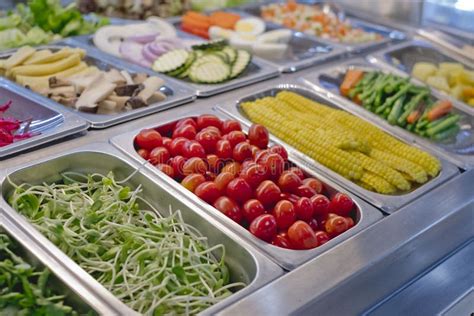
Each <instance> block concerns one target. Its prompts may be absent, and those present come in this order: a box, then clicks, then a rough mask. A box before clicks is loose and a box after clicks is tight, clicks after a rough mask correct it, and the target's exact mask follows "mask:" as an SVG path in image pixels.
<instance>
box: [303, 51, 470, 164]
mask: <svg viewBox="0 0 474 316" xmlns="http://www.w3.org/2000/svg"><path fill="white" fill-rule="evenodd" d="M354 67H356V68H359V69H364V70H378V71H383V72H386V73H390V72H393V71H392V70H391V69H389V68H386V67H384V66H381V65H374V64H371V63H369V62H367V61H365V60H364V59H360V58H356V59H352V60H349V61H347V62H344V63H342V64H339V65H332V66H329V67H326V68H324V69H321V70H318V71H316V72H315V73H314V74H311V75H308V76H305V77H303V78H301V81H302V82H304V83H305V84H306V85H308V86H310V87H311V88H312V89H313V90H315V91H316V92H317V93H318V94H319V95H321V96H322V97H323V98H325V99H328V100H334V101H336V102H337V103H338V104H340V105H341V106H342V107H343V108H344V109H346V110H348V111H350V112H352V113H354V114H356V115H358V116H360V117H362V118H364V119H366V120H370V121H371V122H374V123H375V124H377V125H378V126H379V127H381V128H382V129H384V130H387V131H388V132H390V133H393V134H395V135H397V136H399V137H401V138H404V139H405V140H407V141H410V142H412V141H414V142H416V143H418V144H420V145H422V146H423V147H426V148H427V149H429V150H431V151H434V152H436V153H437V154H438V155H440V156H442V157H443V158H445V159H446V160H449V161H451V162H453V163H454V164H456V165H457V166H458V167H461V168H464V169H468V168H472V167H474V116H473V115H470V114H469V113H466V112H464V110H463V108H462V107H460V106H459V103H458V102H455V101H453V104H454V108H453V112H454V113H456V114H460V115H462V119H461V121H460V125H461V131H460V132H459V133H458V135H457V137H456V141H455V142H452V141H451V142H448V141H444V142H434V141H431V140H429V139H425V138H423V137H421V136H418V135H416V134H414V133H411V132H409V131H407V130H405V129H403V128H401V127H399V126H393V125H390V124H389V123H388V122H387V121H386V120H384V119H383V118H381V117H379V116H378V115H376V114H375V113H372V112H370V111H367V110H366V109H364V108H363V107H361V106H359V105H357V104H355V103H354V102H352V101H351V100H349V99H346V98H344V97H342V96H341V95H340V93H339V84H340V83H341V82H342V80H343V75H344V73H345V72H346V70H347V69H350V68H354ZM400 75H402V74H400ZM403 76H405V77H406V76H407V75H406V74H403ZM413 82H414V83H417V82H415V81H413ZM432 95H433V97H434V98H435V99H442V98H444V97H443V96H442V95H440V94H439V93H437V92H436V91H433V92H432Z"/></svg>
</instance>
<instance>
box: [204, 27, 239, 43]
mask: <svg viewBox="0 0 474 316" xmlns="http://www.w3.org/2000/svg"><path fill="white" fill-rule="evenodd" d="M234 34H235V32H234V31H231V30H228V29H225V28H223V27H220V26H215V25H214V26H211V27H210V28H209V38H210V39H211V40H217V39H225V40H229V39H230V38H231V37H232V36H233V35H234Z"/></svg>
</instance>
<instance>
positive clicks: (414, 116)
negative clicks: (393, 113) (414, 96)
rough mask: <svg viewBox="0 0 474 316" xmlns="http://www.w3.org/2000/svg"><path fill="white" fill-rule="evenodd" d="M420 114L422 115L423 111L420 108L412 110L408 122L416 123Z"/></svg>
mask: <svg viewBox="0 0 474 316" xmlns="http://www.w3.org/2000/svg"><path fill="white" fill-rule="evenodd" d="M420 116H421V113H420V111H418V110H415V111H413V112H411V113H410V114H409V115H408V117H407V123H408V124H414V123H415V122H416V121H417V120H418V119H419V118H420Z"/></svg>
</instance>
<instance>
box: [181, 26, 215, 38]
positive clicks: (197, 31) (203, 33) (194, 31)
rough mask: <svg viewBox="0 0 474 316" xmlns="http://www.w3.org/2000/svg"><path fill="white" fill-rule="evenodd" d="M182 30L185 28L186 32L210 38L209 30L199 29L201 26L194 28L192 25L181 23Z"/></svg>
mask: <svg viewBox="0 0 474 316" xmlns="http://www.w3.org/2000/svg"><path fill="white" fill-rule="evenodd" d="M181 30H183V31H184V32H186V33H191V34H194V35H197V36H199V37H202V38H205V39H209V32H208V31H207V30H204V29H199V28H192V27H191V26H188V25H185V24H181Z"/></svg>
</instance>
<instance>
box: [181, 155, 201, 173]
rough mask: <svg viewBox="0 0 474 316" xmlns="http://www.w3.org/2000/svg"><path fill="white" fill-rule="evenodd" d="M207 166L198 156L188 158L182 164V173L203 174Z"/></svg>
mask: <svg viewBox="0 0 474 316" xmlns="http://www.w3.org/2000/svg"><path fill="white" fill-rule="evenodd" d="M206 171H207V166H206V163H205V162H204V160H202V159H201V158H198V157H193V158H189V159H188V160H187V161H186V162H185V163H184V165H183V175H185V176H188V175H190V174H193V173H200V174H204V173H206Z"/></svg>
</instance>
